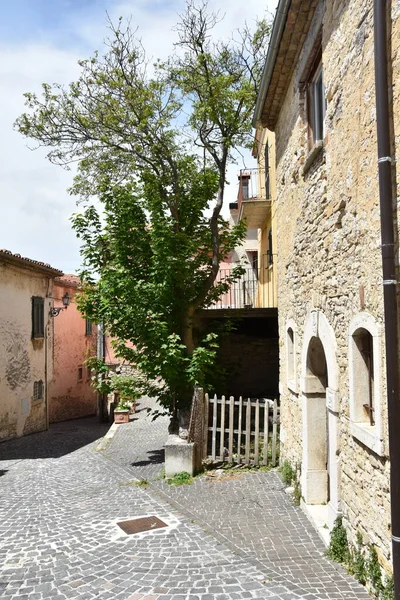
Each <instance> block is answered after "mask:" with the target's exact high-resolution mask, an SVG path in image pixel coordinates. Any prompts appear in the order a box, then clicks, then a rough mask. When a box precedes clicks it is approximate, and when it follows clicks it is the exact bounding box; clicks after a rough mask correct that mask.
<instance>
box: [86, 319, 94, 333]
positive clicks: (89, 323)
mask: <svg viewBox="0 0 400 600" xmlns="http://www.w3.org/2000/svg"><path fill="white" fill-rule="evenodd" d="M85 326H86V330H85V335H92V332H93V328H92V321H91V320H90V319H89V318H88V317H86V320H85Z"/></svg>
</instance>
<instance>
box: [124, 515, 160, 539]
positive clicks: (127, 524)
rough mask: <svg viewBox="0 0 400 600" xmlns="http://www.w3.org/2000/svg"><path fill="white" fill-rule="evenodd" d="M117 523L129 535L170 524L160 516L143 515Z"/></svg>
mask: <svg viewBox="0 0 400 600" xmlns="http://www.w3.org/2000/svg"><path fill="white" fill-rule="evenodd" d="M117 525H118V527H120V528H121V529H122V531H123V532H124V533H126V534H127V535H132V534H134V533H141V532H143V531H153V530H154V529H161V528H162V527H168V525H167V524H166V523H164V521H161V519H159V518H158V517H141V518H140V519H132V520H131V521H120V522H119V523H117Z"/></svg>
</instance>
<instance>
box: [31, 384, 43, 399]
mask: <svg viewBox="0 0 400 600" xmlns="http://www.w3.org/2000/svg"><path fill="white" fill-rule="evenodd" d="M33 399H34V400H43V381H42V380H41V379H40V381H35V382H34V384H33Z"/></svg>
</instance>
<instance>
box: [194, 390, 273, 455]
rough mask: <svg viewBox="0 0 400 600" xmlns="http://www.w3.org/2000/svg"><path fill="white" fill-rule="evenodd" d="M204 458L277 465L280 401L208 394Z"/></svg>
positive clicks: (204, 430)
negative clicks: (219, 396) (220, 396)
mask: <svg viewBox="0 0 400 600" xmlns="http://www.w3.org/2000/svg"><path fill="white" fill-rule="evenodd" d="M204 414H205V423H204V425H205V426H204V429H203V432H204V440H203V457H204V458H211V459H212V460H213V461H227V462H230V463H237V464H246V465H271V466H273V467H274V466H276V462H277V451H278V449H277V445H278V425H279V408H278V402H277V400H269V399H268V398H261V399H256V400H255V399H251V398H244V399H243V398H242V397H241V396H240V397H239V399H238V400H235V398H234V397H233V396H230V398H229V399H228V398H225V396H222V398H217V396H214V397H213V398H210V397H209V395H208V394H206V395H205V412H204Z"/></svg>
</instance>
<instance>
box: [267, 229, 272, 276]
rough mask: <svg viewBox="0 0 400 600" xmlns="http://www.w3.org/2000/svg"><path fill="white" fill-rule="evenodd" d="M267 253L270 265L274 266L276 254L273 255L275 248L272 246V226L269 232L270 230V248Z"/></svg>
mask: <svg viewBox="0 0 400 600" xmlns="http://www.w3.org/2000/svg"><path fill="white" fill-rule="evenodd" d="M267 254H268V266H269V267H272V265H273V264H274V255H273V248H272V229H271V228H270V230H269V232H268V250H267Z"/></svg>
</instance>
